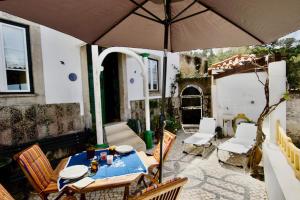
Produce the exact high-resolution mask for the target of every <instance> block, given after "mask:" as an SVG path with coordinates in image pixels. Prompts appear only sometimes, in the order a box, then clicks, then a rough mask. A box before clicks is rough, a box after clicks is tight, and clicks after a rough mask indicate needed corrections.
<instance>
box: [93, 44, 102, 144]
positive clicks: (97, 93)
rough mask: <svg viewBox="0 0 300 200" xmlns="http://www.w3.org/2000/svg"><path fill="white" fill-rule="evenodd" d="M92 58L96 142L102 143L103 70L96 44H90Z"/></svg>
mask: <svg viewBox="0 0 300 200" xmlns="http://www.w3.org/2000/svg"><path fill="white" fill-rule="evenodd" d="M92 60H93V80H94V81H93V82H94V97H95V116H96V131H97V144H103V129H102V127H103V126H102V108H101V87H100V73H101V72H102V71H103V67H102V66H101V64H100V63H99V52H98V46H97V45H92Z"/></svg>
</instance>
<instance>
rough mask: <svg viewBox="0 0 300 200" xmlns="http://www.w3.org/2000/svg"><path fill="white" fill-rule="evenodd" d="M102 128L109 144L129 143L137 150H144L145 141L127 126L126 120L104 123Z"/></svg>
mask: <svg viewBox="0 0 300 200" xmlns="http://www.w3.org/2000/svg"><path fill="white" fill-rule="evenodd" d="M104 130H105V134H106V139H107V143H108V144H109V145H116V146H120V145H130V146H132V147H133V148H135V149H136V150H137V151H146V144H145V142H144V141H143V140H142V139H141V138H140V137H139V136H138V135H137V134H136V133H135V132H134V131H133V130H132V129H131V128H129V126H127V123H126V122H117V123H112V124H105V125H104Z"/></svg>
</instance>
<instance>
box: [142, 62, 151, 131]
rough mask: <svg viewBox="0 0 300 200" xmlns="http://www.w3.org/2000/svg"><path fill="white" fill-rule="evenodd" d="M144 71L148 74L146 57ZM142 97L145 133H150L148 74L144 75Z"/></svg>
mask: <svg viewBox="0 0 300 200" xmlns="http://www.w3.org/2000/svg"><path fill="white" fill-rule="evenodd" d="M143 61H144V66H142V67H145V71H146V72H148V67H149V66H148V65H149V62H148V57H147V56H144V57H143ZM143 78H144V96H145V119H146V131H150V105H149V88H148V73H145V74H144V76H143Z"/></svg>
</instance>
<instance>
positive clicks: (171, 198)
mask: <svg viewBox="0 0 300 200" xmlns="http://www.w3.org/2000/svg"><path fill="white" fill-rule="evenodd" d="M187 180H188V179H187V178H176V179H173V180H170V181H167V182H165V183H162V184H157V185H156V184H154V185H152V186H150V187H148V188H146V189H144V190H142V191H141V192H139V193H137V194H136V195H135V196H131V197H129V198H128V199H129V200H142V199H143V200H152V199H153V200H154V199H159V200H176V199H178V197H179V194H180V192H181V190H182V187H183V185H184V184H186V182H187Z"/></svg>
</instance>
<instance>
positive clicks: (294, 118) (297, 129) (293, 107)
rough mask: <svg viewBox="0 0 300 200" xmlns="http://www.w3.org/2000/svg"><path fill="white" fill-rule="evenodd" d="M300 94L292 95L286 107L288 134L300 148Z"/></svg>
mask: <svg viewBox="0 0 300 200" xmlns="http://www.w3.org/2000/svg"><path fill="white" fill-rule="evenodd" d="M299 124H300V94H290V100H288V101H287V105H286V126H287V127H286V128H287V134H288V135H289V136H290V137H291V139H292V140H293V143H294V144H296V145H297V146H298V147H300V125H299Z"/></svg>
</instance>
